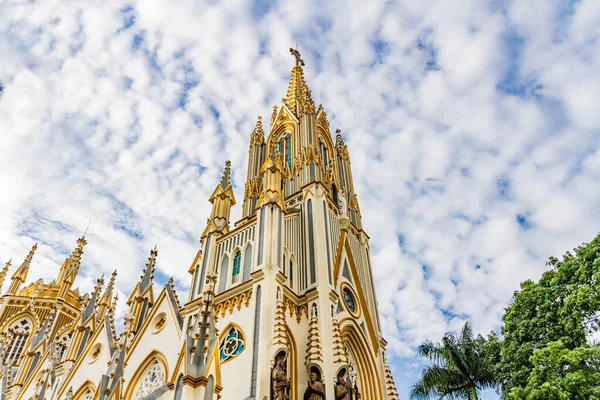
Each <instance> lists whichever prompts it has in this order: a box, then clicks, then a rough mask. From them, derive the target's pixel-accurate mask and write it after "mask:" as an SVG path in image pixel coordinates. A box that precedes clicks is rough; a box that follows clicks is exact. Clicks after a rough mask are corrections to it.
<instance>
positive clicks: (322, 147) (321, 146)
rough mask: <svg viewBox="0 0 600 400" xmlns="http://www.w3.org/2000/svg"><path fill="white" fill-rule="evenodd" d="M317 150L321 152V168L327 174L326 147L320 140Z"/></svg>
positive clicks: (327, 157) (327, 158)
mask: <svg viewBox="0 0 600 400" xmlns="http://www.w3.org/2000/svg"><path fill="white" fill-rule="evenodd" d="M319 150H320V152H321V158H322V159H323V168H324V169H325V171H326V172H327V167H328V166H329V156H328V154H327V146H326V145H325V142H324V141H323V140H321V142H320V143H319Z"/></svg>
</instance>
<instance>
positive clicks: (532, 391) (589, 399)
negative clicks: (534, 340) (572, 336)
mask: <svg viewBox="0 0 600 400" xmlns="http://www.w3.org/2000/svg"><path fill="white" fill-rule="evenodd" d="M531 362H532V364H533V366H534V367H533V369H532V371H531V374H530V375H529V380H528V382H527V385H526V386H525V387H517V388H513V389H512V390H511V391H510V393H508V395H507V396H506V397H508V398H509V399H511V400H513V399H514V400H521V399H527V400H598V399H600V347H598V346H594V347H577V348H575V349H574V350H569V349H567V348H565V346H564V344H563V343H562V342H561V341H558V342H550V343H548V345H547V346H546V347H544V348H542V349H536V350H535V351H534V352H533V356H532V357H531Z"/></svg>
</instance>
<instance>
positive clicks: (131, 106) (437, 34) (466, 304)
mask: <svg viewBox="0 0 600 400" xmlns="http://www.w3.org/2000/svg"><path fill="white" fill-rule="evenodd" d="M261 7H262V8H261ZM494 7H497V8H490V6H489V5H487V4H486V3H482V2H477V1H474V0H462V1H458V2H451V3H450V2H435V1H427V2H414V1H413V2H411V1H402V2H391V3H390V2H383V1H381V2H375V3H373V2H371V3H369V4H366V3H364V2H363V3H356V2H354V3H353V2H348V3H347V4H333V3H326V4H321V3H318V2H312V3H310V4H306V3H303V2H287V3H282V4H279V3H278V4H276V5H272V6H270V8H266V6H261V5H258V4H255V5H252V6H248V4H246V3H245V2H242V1H239V0H238V1H225V2H218V3H214V2H211V3H210V4H205V3H199V2H196V1H191V0H187V1H179V2H175V3H174V2H168V1H164V0H140V1H134V2H131V3H126V2H123V1H121V0H107V1H103V2H91V1H84V2H69V1H67V2H57V1H50V2H46V3H39V2H37V3H31V2H26V1H20V0H10V1H8V2H4V3H2V5H0V65H2V68H1V69H0V81H2V82H3V83H4V86H5V92H4V96H3V98H2V99H1V100H0V135H1V140H2V146H0V181H1V182H2V183H3V190H2V196H0V207H1V208H0V209H1V210H2V212H1V213H0V257H2V258H3V259H4V258H5V259H8V258H11V257H12V258H13V259H14V260H17V259H19V258H22V257H24V256H25V255H26V254H27V252H28V251H29V248H30V247H31V245H32V244H33V242H34V241H35V240H38V241H40V243H41V246H40V249H39V250H38V254H37V255H36V259H35V261H34V265H33V267H32V270H31V278H32V279H36V278H38V277H43V278H44V279H51V278H52V277H53V276H54V275H55V274H56V272H57V271H58V268H59V265H60V264H61V263H62V261H63V260H64V257H65V256H66V255H67V254H68V253H69V252H70V251H71V250H72V248H73V247H74V245H75V239H76V237H78V236H79V235H80V234H81V232H82V231H83V230H84V229H85V226H86V225H87V222H88V221H89V220H92V225H91V227H90V232H89V234H88V239H89V245H88V246H87V247H86V249H85V255H84V262H83V270H82V276H81V278H80V279H79V281H78V284H79V285H80V286H81V288H82V290H90V289H91V288H92V287H93V284H94V282H95V277H97V276H99V275H100V274H101V273H104V274H105V275H106V276H108V274H110V273H111V272H112V271H113V270H114V269H115V268H118V269H119V277H118V278H117V289H118V291H120V292H121V293H129V291H130V290H131V283H130V282H132V281H135V280H136V279H137V277H138V276H139V274H140V273H141V270H142V269H143V266H144V264H145V262H146V259H147V256H148V252H149V249H150V248H151V247H153V246H154V244H158V248H159V259H158V268H159V270H160V271H161V272H163V273H164V274H167V275H174V276H175V278H176V282H177V284H178V285H179V286H180V288H181V289H182V290H183V292H180V294H181V296H186V294H185V288H186V286H187V285H188V281H189V277H188V274H187V269H188V268H189V264H190V262H191V261H192V259H193V257H194V255H195V252H196V250H197V242H196V240H197V238H198V236H199V234H200V233H201V232H202V230H203V229H204V223H205V220H206V217H207V215H208V214H209V210H210V209H209V206H210V204H209V203H208V196H209V194H210V193H211V192H212V190H213V188H214V186H215V185H216V184H217V182H218V180H219V178H220V174H221V170H222V166H223V163H224V161H225V160H226V159H231V160H232V161H233V170H234V175H233V181H234V184H235V186H236V194H237V196H238V203H241V196H242V187H243V183H244V180H245V176H246V171H245V166H246V162H247V160H246V157H247V139H248V135H249V133H250V132H251V131H252V128H253V126H254V123H255V121H256V116H257V115H262V116H263V117H264V118H265V119H266V120H268V118H269V117H270V114H271V110H272V106H273V104H276V103H278V102H279V100H280V99H281V97H282V96H283V95H284V94H285V91H286V87H287V77H288V74H289V70H290V67H291V65H292V63H293V60H292V59H291V58H290V57H289V54H288V53H287V49H288V48H289V47H290V46H293V45H294V44H295V43H299V47H300V50H301V51H302V54H303V56H304V58H305V60H306V62H307V67H306V68H305V74H306V76H307V80H308V82H309V85H310V87H311V89H312V91H313V97H314V98H315V101H316V102H317V103H323V105H324V106H325V109H326V111H327V113H328V116H329V120H330V122H331V124H332V128H333V129H335V128H341V129H342V130H343V134H344V136H345V138H346V139H347V140H346V141H347V143H348V146H349V148H350V152H351V157H352V169H353V173H354V180H355V186H356V189H357V192H358V196H359V201H360V203H361V209H362V211H363V216H364V224H365V227H366V230H367V232H368V233H369V235H370V237H371V238H372V240H371V246H372V255H373V267H374V275H375V279H376V281H377V286H378V296H379V298H380V299H391V301H389V302H388V301H386V302H382V304H381V314H382V320H383V322H384V329H385V333H386V337H387V339H388V341H389V343H390V345H389V348H390V354H391V355H392V363H393V365H396V366H398V365H400V364H399V363H406V365H407V366H408V367H407V369H406V370H404V369H400V368H398V369H396V370H395V373H396V380H397V382H398V383H399V386H400V391H401V393H402V394H403V396H404V397H405V396H406V393H407V385H408V384H409V383H410V381H411V380H412V379H414V376H415V371H416V370H417V369H418V368H419V366H420V364H419V361H418V360H416V359H415V358H414V357H415V353H414V350H415V347H416V345H418V344H419V343H420V342H422V341H423V340H424V339H425V338H431V339H436V338H439V337H440V336H441V335H442V334H443V333H444V332H445V331H447V330H450V329H457V328H458V327H459V326H460V324H461V323H463V322H464V320H465V319H467V318H468V319H470V320H471V321H472V322H473V324H474V326H475V328H476V329H477V330H478V331H481V332H485V331H488V330H490V329H497V328H498V327H499V326H500V322H501V321H500V318H501V315H502V313H503V307H505V306H506V304H507V303H508V301H509V300H510V296H511V295H512V292H513V291H514V290H515V289H517V288H518V284H519V282H520V281H522V280H524V279H528V278H533V279H535V278H536V277H539V275H540V274H541V272H542V271H543V270H544V269H545V265H544V264H545V261H546V259H547V258H548V257H549V256H551V255H554V256H559V255H561V254H562V253H563V252H564V251H566V250H568V249H571V248H573V247H575V246H577V245H578V244H580V243H581V242H583V241H588V240H590V239H591V238H592V237H593V236H594V235H595V234H597V232H598V228H597V226H598V221H599V220H600V211H598V210H599V208H598V206H597V205H598V202H599V201H600V185H598V183H599V181H600V175H599V174H600V173H599V172H598V171H600V148H599V145H598V143H600V141H599V140H598V136H599V130H600V129H599V128H600V119H598V118H599V117H598V113H597V112H596V108H597V104H598V102H599V101H600V99H599V98H598V93H600V90H599V89H600V78H598V74H597V71H598V70H599V67H600V51H599V50H600V49H599V47H600V44H599V34H600V31H599V29H600V28H598V27H599V26H600V7H598V5H597V2H595V1H593V0H587V1H581V2H577V3H575V4H574V5H572V6H569V7H571V8H565V6H563V5H562V3H561V2H558V1H552V2H548V1H535V2H534V1H529V2H505V3H502V4H495V3H494ZM239 214H240V210H239V204H238V206H236V208H235V209H234V211H233V215H234V217H237V216H239ZM517 216H520V218H525V219H526V224H525V225H526V228H527V229H524V227H521V226H520V225H519V222H518V221H517ZM424 265H425V266H426V268H425V270H424V269H423V266H424ZM125 297H126V296H125ZM121 298H122V299H123V298H124V296H121ZM121 311H122V310H121Z"/></svg>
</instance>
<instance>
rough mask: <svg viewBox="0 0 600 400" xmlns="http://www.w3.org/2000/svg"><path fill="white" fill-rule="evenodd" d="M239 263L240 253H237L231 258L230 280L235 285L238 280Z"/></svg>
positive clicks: (240, 260) (240, 259)
mask: <svg viewBox="0 0 600 400" xmlns="http://www.w3.org/2000/svg"><path fill="white" fill-rule="evenodd" d="M241 262H242V252H241V251H238V252H237V253H235V256H234V257H233V278H232V282H233V283H236V282H237V281H239V280H240V269H241V268H240V265H241Z"/></svg>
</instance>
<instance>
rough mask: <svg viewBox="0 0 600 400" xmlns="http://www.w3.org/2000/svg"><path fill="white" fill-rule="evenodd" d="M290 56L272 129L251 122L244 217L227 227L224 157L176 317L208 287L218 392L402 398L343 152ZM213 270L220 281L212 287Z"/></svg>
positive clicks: (195, 310) (189, 317) (193, 310)
mask: <svg viewBox="0 0 600 400" xmlns="http://www.w3.org/2000/svg"><path fill="white" fill-rule="evenodd" d="M290 53H291V54H292V56H294V58H295V61H296V65H295V66H294V67H293V68H292V71H291V75H290V81H289V84H288V89H287V93H286V95H285V97H284V98H283V99H282V102H281V104H280V105H279V106H275V107H274V108H273V112H272V115H271V118H270V121H269V123H268V133H266V132H265V130H266V129H267V128H266V124H265V126H263V120H262V118H261V117H258V120H257V123H256V126H255V128H254V129H253V131H252V132H251V134H250V137H249V151H248V171H247V179H246V184H245V188H244V198H243V203H242V204H243V205H242V219H241V220H239V221H238V222H237V223H235V224H234V228H232V229H229V225H228V221H229V213H228V211H229V207H230V204H233V203H234V201H235V200H233V190H232V188H231V186H230V185H229V174H230V172H229V164H228V165H227V166H226V172H225V173H224V176H226V178H224V182H221V184H220V185H219V187H218V188H217V190H216V191H215V193H213V195H212V196H211V199H210V201H211V202H212V203H213V213H212V214H211V217H210V218H209V220H208V223H207V227H206V229H205V231H204V233H203V235H202V238H201V241H202V242H203V243H204V250H203V252H199V253H198V256H197V257H196V259H195V260H194V263H193V265H192V268H191V269H190V273H192V274H193V275H194V274H195V276H194V282H193V284H192V289H191V293H190V297H189V301H188V303H187V304H186V305H185V306H184V307H183V312H182V314H183V315H184V319H185V320H186V321H194V320H197V318H198V315H200V314H201V313H202V304H203V303H202V299H203V298H206V296H207V295H208V294H210V295H211V296H212V294H213V290H214V300H213V301H212V304H213V305H214V320H215V322H214V323H215V325H216V328H217V329H216V331H215V338H216V340H217V345H216V350H215V352H218V359H219V366H220V373H219V375H220V378H219V379H218V381H215V386H214V387H215V388H217V389H215V397H214V398H216V393H217V392H218V393H219V394H220V396H221V398H225V399H230V398H231V399H234V398H236V399H237V398H239V399H260V400H263V399H265V398H267V399H272V400H283V399H288V398H289V399H290V400H300V399H302V398H303V396H304V395H305V394H310V395H312V396H313V397H310V398H311V399H324V398H327V399H335V398H336V397H335V396H336V395H335V393H336V392H337V393H343V392H344V391H345V392H347V396H348V397H343V398H344V399H352V400H357V399H384V400H392V399H397V398H398V395H397V393H396V389H395V386H394V383H393V379H392V378H391V374H390V373H389V368H388V366H387V361H386V357H385V348H386V345H387V342H386V341H385V339H384V338H383V336H382V331H381V325H380V319H379V311H378V304H377V297H376V293H375V287H374V282H373V274H372V266H371V260H370V248H369V236H368V235H367V233H366V232H365V231H364V230H363V227H362V216H361V213H360V208H359V204H358V198H357V195H356V193H355V191H354V184H353V180H352V169H351V163H350V153H349V150H348V147H347V146H346V144H345V143H344V139H343V136H342V133H341V131H340V130H339V129H337V130H336V131H335V136H334V135H332V133H331V129H330V125H329V121H328V119H327V114H326V112H325V109H324V107H323V106H322V105H319V106H318V107H317V106H315V103H314V101H313V99H312V94H311V91H310V89H309V87H308V85H307V83H306V80H305V77H304V70H303V66H304V65H305V63H304V61H303V59H302V58H301V55H300V53H299V52H298V50H296V49H290ZM220 201H222V202H224V203H223V205H220V203H218V202H220ZM215 210H217V211H215ZM205 258H206V259H205ZM209 274H210V275H214V276H215V280H216V282H218V284H215V285H213V287H211V288H210V290H209V291H210V293H208V294H207V293H204V292H205V291H206V290H208V289H206V288H203V281H204V277H205V276H208V275H209ZM188 324H190V322H188ZM187 329H188V330H190V331H192V330H195V329H197V328H196V327H195V326H193V324H192V325H188V328H187ZM205 393H206V392H205ZM206 398H208V397H206ZM337 398H339V397H337Z"/></svg>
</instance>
